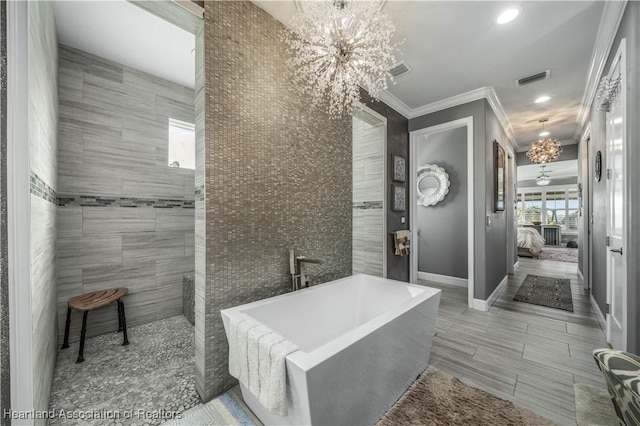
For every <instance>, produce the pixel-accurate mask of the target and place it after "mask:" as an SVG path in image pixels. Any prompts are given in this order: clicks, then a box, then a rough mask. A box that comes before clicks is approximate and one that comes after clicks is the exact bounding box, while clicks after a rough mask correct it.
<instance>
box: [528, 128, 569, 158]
mask: <svg viewBox="0 0 640 426" xmlns="http://www.w3.org/2000/svg"><path fill="white" fill-rule="evenodd" d="M547 120H548V119H546V118H543V119H542V120H539V122H540V123H542V130H543V131H544V123H545V122H546V121H547ZM561 152H562V146H560V142H558V141H557V140H555V139H551V138H544V139H540V140H539V141H537V142H533V143H532V144H531V148H529V151H527V157H529V160H531V161H533V162H534V163H538V164H545V163H550V162H552V161H555V160H557V159H558V157H559V156H560V153H561Z"/></svg>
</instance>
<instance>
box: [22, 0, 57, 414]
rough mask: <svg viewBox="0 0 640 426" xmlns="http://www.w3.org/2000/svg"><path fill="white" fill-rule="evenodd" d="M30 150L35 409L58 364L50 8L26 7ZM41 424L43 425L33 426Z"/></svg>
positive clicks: (45, 397)
mask: <svg viewBox="0 0 640 426" xmlns="http://www.w3.org/2000/svg"><path fill="white" fill-rule="evenodd" d="M28 20H29V29H30V30H29V40H28V60H29V69H28V78H29V88H28V101H29V113H28V123H29V129H28V130H29V132H28V144H29V145H28V149H29V169H30V176H31V185H30V186H31V191H30V192H31V197H30V203H31V294H32V298H31V315H32V320H31V325H32V330H33V334H32V342H33V343H32V345H33V359H32V362H33V392H34V395H33V404H34V405H33V406H34V409H36V410H46V409H47V407H48V406H49V395H50V393H51V382H52V379H53V370H54V367H55V362H56V346H57V340H56V338H57V327H58V323H57V317H56V269H57V265H56V263H57V262H56V257H57V248H56V211H57V206H56V203H55V194H56V190H57V188H58V180H57V178H58V161H57V157H56V152H57V148H58V141H57V135H56V128H57V125H58V85H57V80H58V38H57V32H56V23H55V16H54V11H53V4H52V3H50V2H39V1H38V2H29V6H28ZM36 424H44V421H40V422H36Z"/></svg>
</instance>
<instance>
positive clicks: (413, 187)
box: [407, 116, 475, 308]
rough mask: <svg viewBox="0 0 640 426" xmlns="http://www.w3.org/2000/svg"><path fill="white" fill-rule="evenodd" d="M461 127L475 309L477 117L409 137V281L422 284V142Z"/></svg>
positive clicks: (470, 302) (470, 291)
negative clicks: (418, 158)
mask: <svg viewBox="0 0 640 426" xmlns="http://www.w3.org/2000/svg"><path fill="white" fill-rule="evenodd" d="M459 127H466V128H467V251H468V254H467V256H468V257H467V258H468V268H467V289H468V292H467V294H468V301H467V304H468V306H469V307H470V308H473V297H474V294H475V292H474V289H475V287H474V285H475V280H474V277H475V263H474V231H475V221H474V217H473V206H474V188H475V186H474V178H473V154H474V152H473V116H469V117H465V118H460V119H458V120H453V121H448V122H446V123H441V124H438V125H435V126H430V127H426V128H424V129H420V130H414V131H413V132H410V133H409V153H410V154H409V157H410V161H409V174H408V178H407V180H408V182H409V184H408V190H409V193H410V194H411V195H410V196H409V197H408V200H409V205H410V214H409V229H411V240H412V241H413V243H412V247H411V254H410V255H409V264H410V268H409V281H410V282H412V283H416V282H417V281H418V229H417V228H416V226H417V225H416V219H417V217H416V214H417V207H418V188H417V186H418V183H417V182H416V179H415V176H416V175H417V170H418V165H417V161H416V153H417V145H418V138H419V137H422V136H425V135H429V134H432V133H440V132H444V131H447V130H453V129H457V128H459Z"/></svg>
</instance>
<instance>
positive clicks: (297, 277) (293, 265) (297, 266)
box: [289, 249, 322, 291]
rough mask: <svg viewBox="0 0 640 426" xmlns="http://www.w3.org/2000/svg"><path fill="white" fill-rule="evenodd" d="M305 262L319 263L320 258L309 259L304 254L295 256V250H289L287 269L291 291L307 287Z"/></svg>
mask: <svg viewBox="0 0 640 426" xmlns="http://www.w3.org/2000/svg"><path fill="white" fill-rule="evenodd" d="M306 263H315V264H321V263H322V261H321V260H317V259H309V258H307V257H305V256H296V250H295V249H291V250H289V269H290V271H291V282H292V286H293V291H296V290H300V289H301V288H305V287H309V277H308V276H307V274H306V267H305V264H306Z"/></svg>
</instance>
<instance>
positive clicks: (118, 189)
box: [57, 46, 195, 341]
mask: <svg viewBox="0 0 640 426" xmlns="http://www.w3.org/2000/svg"><path fill="white" fill-rule="evenodd" d="M59 85H60V125H59V151H58V158H59V162H60V169H59V180H60V185H59V189H58V192H59V197H60V200H59V204H60V206H59V208H58V234H57V237H58V250H59V253H58V264H59V273H58V293H57V303H58V321H59V322H60V324H64V321H65V317H66V311H67V308H66V305H67V300H68V299H69V297H72V296H74V295H79V294H82V293H88V292H91V291H96V290H99V289H105V288H112V287H128V288H129V295H127V296H126V297H125V299H124V301H125V304H126V309H127V312H126V313H127V323H128V325H136V324H141V323H145V322H149V321H154V320H157V319H161V318H166V317H169V316H173V315H179V314H181V313H182V276H183V275H184V274H187V273H189V274H192V273H193V272H194V247H195V242H194V241H195V236H194V232H195V217H194V211H195V210H194V171H193V170H188V169H177V168H173V167H169V166H168V165H167V162H168V161H167V144H168V141H167V137H168V120H169V118H175V119H178V120H182V121H186V122H191V123H193V122H194V118H195V112H194V99H195V94H194V92H193V90H192V89H189V88H186V87H182V86H179V85H177V84H175V83H171V82H168V81H165V80H162V79H160V78H157V77H154V76H151V75H149V74H146V73H143V72H140V71H137V70H134V69H131V68H129V67H126V66H123V65H121V64H118V63H116V62H112V61H108V60H106V59H103V58H100V57H98V56H95V55H92V54H89V53H87V52H83V51H81V50H77V49H73V48H70V47H67V46H60V74H59ZM81 322H82V320H81V314H80V313H79V312H75V311H74V312H73V315H72V321H71V334H70V340H71V341H74V340H78V339H79V334H80V327H81ZM116 329H117V313H116V309H115V306H109V307H107V308H104V309H100V310H97V311H93V312H91V313H90V314H89V316H88V326H87V334H88V335H89V336H92V335H98V334H102V333H105V332H110V331H114V330H116ZM63 333H64V328H63V327H60V330H59V334H60V336H62V334H63Z"/></svg>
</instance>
